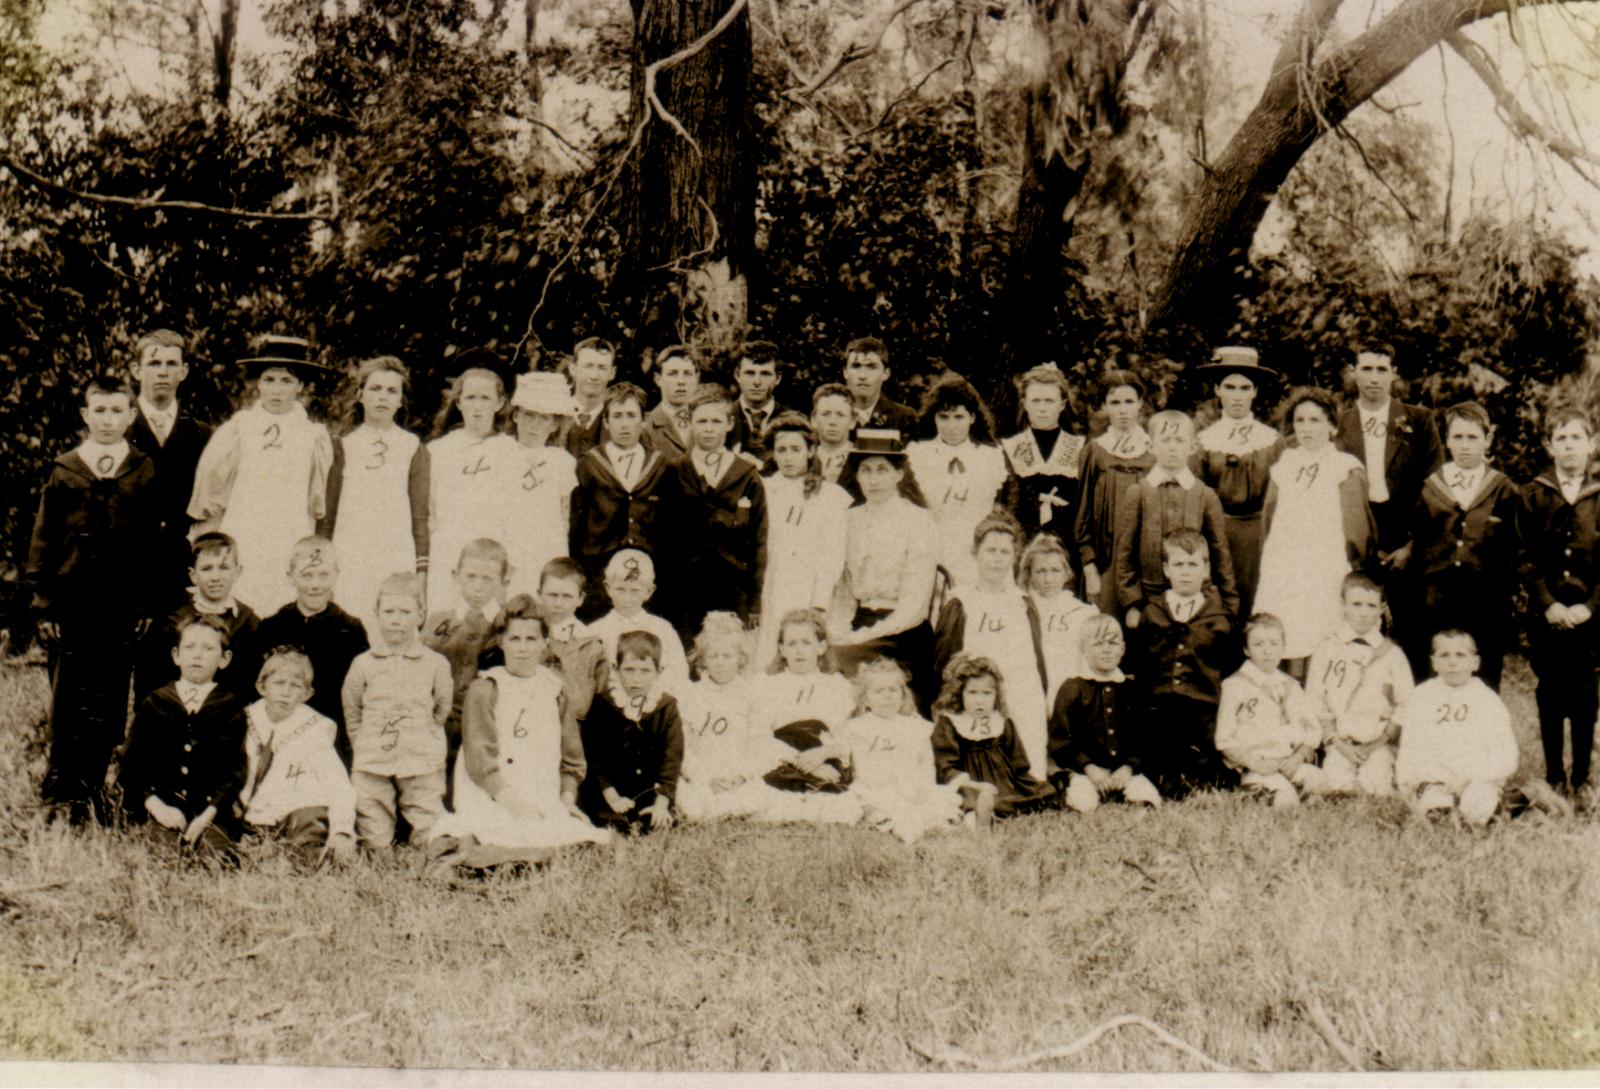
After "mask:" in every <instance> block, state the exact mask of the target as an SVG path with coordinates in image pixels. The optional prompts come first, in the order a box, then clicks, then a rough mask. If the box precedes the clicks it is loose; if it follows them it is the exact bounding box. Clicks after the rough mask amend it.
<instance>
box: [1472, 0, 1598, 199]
mask: <svg viewBox="0 0 1600 1089" xmlns="http://www.w3.org/2000/svg"><path fill="white" fill-rule="evenodd" d="M1444 41H1445V44H1446V45H1448V46H1449V47H1450V48H1451V49H1453V50H1455V52H1456V55H1457V56H1458V57H1460V58H1461V59H1462V60H1464V61H1466V62H1467V67H1468V68H1471V69H1472V71H1473V73H1474V74H1475V75H1476V76H1477V77H1478V78H1479V79H1480V80H1482V81H1483V84H1484V86H1485V87H1487V88H1489V93H1490V94H1492V95H1493V96H1494V101H1495V105H1496V106H1497V107H1498V108H1499V110H1500V112H1501V113H1502V114H1504V115H1505V117H1506V121H1507V122H1508V123H1509V124H1510V125H1511V127H1512V128H1513V129H1515V130H1516V131H1517V133H1518V134H1519V135H1521V136H1522V137H1523V138H1524V139H1528V140H1537V141H1538V142H1539V143H1541V144H1543V145H1544V146H1545V147H1547V148H1549V149H1550V151H1551V152H1552V153H1554V154H1555V155H1557V156H1559V157H1560V158H1561V159H1562V160H1563V161H1564V162H1566V164H1567V165H1568V166H1570V167H1572V169H1573V170H1574V171H1576V172H1577V174H1578V176H1579V177H1580V178H1582V179H1583V180H1584V181H1586V182H1588V183H1589V184H1590V185H1592V186H1595V187H1596V188H1600V181H1597V180H1596V179H1595V177H1594V176H1593V175H1592V174H1590V173H1589V172H1588V170H1586V169H1585V165H1587V166H1589V167H1600V155H1596V154H1595V153H1594V152H1592V151H1590V150H1589V149H1588V148H1586V147H1584V146H1583V145H1582V144H1580V143H1578V142H1577V141H1575V140H1570V139H1568V138H1567V137H1565V136H1563V135H1562V134H1561V133H1559V132H1556V131H1555V130H1554V129H1552V128H1551V127H1550V126H1548V125H1546V124H1544V123H1543V122H1541V121H1540V120H1539V119H1538V118H1537V117H1534V116H1533V114H1531V113H1529V112H1528V110H1527V108H1526V107H1525V106H1523V105H1522V103H1521V102H1519V101H1517V96H1516V95H1515V94H1513V93H1512V91H1511V88H1509V87H1507V86H1506V83H1505V80H1503V79H1501V78H1500V73H1499V72H1498V71H1497V70H1496V69H1495V66H1494V62H1493V61H1492V60H1490V58H1489V54H1488V52H1487V51H1485V50H1484V48H1483V47H1482V46H1481V45H1479V44H1478V43H1477V42H1475V41H1473V40H1472V39H1471V38H1468V37H1467V36H1466V35H1465V34H1462V33H1461V32H1460V31H1459V30H1456V31H1451V32H1450V33H1449V34H1447V35H1445V38H1444Z"/></svg>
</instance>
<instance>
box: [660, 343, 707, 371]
mask: <svg viewBox="0 0 1600 1089" xmlns="http://www.w3.org/2000/svg"><path fill="white" fill-rule="evenodd" d="M672 359H687V360H688V361H689V364H690V365H691V366H693V367H694V370H695V373H696V374H699V373H700V371H701V370H702V369H703V368H702V366H701V363H700V353H699V352H697V351H696V350H695V349H694V346H693V345H690V344H669V345H668V346H667V347H665V348H662V349H661V350H660V351H659V352H657V353H656V371H657V372H660V370H661V369H662V368H663V367H665V366H666V365H667V361H668V360H672Z"/></svg>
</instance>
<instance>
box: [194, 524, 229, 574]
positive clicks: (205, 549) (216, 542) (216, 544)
mask: <svg viewBox="0 0 1600 1089" xmlns="http://www.w3.org/2000/svg"><path fill="white" fill-rule="evenodd" d="M218 552H223V553H226V554H227V555H229V556H232V557H233V559H234V562H235V563H237V562H238V560H239V543H238V542H237V541H235V540H234V539H233V538H232V537H230V536H229V535H228V534H226V533H224V532H222V531H221V530H220V529H213V530H208V531H207V532H205V533H202V534H200V536H198V537H196V538H195V539H194V542H193V543H192V544H190V545H189V566H190V567H194V566H195V565H197V564H198V563H199V562H200V560H201V559H202V558H203V557H206V556H214V555H216V554H217V553H218Z"/></svg>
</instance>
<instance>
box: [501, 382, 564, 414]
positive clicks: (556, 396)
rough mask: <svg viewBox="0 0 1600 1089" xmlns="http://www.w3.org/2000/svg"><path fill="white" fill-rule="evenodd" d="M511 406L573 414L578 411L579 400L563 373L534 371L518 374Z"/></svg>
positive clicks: (535, 410) (544, 411)
mask: <svg viewBox="0 0 1600 1089" xmlns="http://www.w3.org/2000/svg"><path fill="white" fill-rule="evenodd" d="M511 407H512V408H523V409H527V410H528V411H529V412H543V413H546V414H548V415H551V416H572V415H575V414H576V413H577V411H578V402H577V401H576V400H574V399H573V396H572V391H571V390H570V389H569V388H568V387H567V380H566V379H565V378H563V377H562V376H561V375H559V374H557V373H555V372H554V371H532V372H529V373H525V374H519V375H517V388H516V392H514V393H513V394H512V395H511Z"/></svg>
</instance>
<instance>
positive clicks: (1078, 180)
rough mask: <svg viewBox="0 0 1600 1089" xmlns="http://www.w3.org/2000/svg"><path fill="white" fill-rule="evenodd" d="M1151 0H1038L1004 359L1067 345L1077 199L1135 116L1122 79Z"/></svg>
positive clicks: (1037, 357) (1024, 362) (1017, 362)
mask: <svg viewBox="0 0 1600 1089" xmlns="http://www.w3.org/2000/svg"><path fill="white" fill-rule="evenodd" d="M1143 6H1144V4H1143V3H1142V0H1109V2H1108V0H1032V2H1031V3H1030V9H1031V11H1032V13H1033V18H1034V23H1035V26H1036V28H1037V29H1036V35H1035V43H1036V48H1038V49H1039V50H1040V54H1041V55H1040V57H1039V69H1038V71H1037V72H1036V73H1035V77H1034V79H1033V80H1032V81H1031V82H1030V83H1029V85H1028V86H1027V87H1026V88H1025V90H1024V92H1023V94H1024V113H1023V162H1022V186H1021V189H1020V190H1019V191H1018V193H1017V212H1016V221H1015V227H1014V229H1013V232H1012V242H1011V260H1010V267H1009V269H1008V271H1007V276H1006V295H1005V301H1004V303H1003V304H1002V306H1001V308H1000V314H1001V318H1002V320H1001V332H1002V337H1003V340H1004V347H1003V349H1002V353H1001V357H1002V359H1003V360H1004V361H1005V362H1006V363H1009V364H1010V365H1012V367H1026V366H1030V365H1032V364H1034V363H1037V362H1039V361H1041V360H1043V359H1046V358H1049V357H1050V354H1051V353H1053V352H1054V351H1055V350H1056V346H1057V345H1059V343H1060V328H1061V325H1062V322H1061V320H1060V318H1059V316H1058V308H1059V307H1060V305H1061V303H1062V302H1063V300H1064V296H1065V293H1066V288H1067V277H1066V265H1065V255H1064V251H1065V249H1066V246H1067V243H1069V242H1070V241H1071V240H1072V219H1071V216H1070V215H1068V209H1069V208H1071V207H1072V205H1073V204H1074V202H1075V201H1076V200H1077V198H1078V194H1079V193H1080V192H1081V191H1082V189H1083V184H1084V181H1085V179H1086V178H1087V177H1088V176H1089V171H1090V168H1091V166H1092V165H1093V161H1094V157H1093V152H1094V150H1095V149H1096V148H1097V147H1098V146H1101V145H1103V144H1104V143H1105V141H1107V140H1108V139H1110V138H1111V137H1113V136H1114V135H1116V133H1118V132H1120V131H1121V130H1122V128H1123V127H1124V125H1125V123H1126V120H1127V113H1126V111H1125V109H1124V108H1123V106H1124V104H1123V97H1122V81H1123V78H1124V76H1125V75H1126V74H1127V69H1128V62H1129V59H1130V56H1131V53H1132V49H1131V48H1130V43H1129V42H1128V37H1129V27H1130V25H1131V24H1132V23H1133V21H1134V19H1135V18H1136V16H1137V15H1138V13H1139V11H1140V9H1141V8H1142V7H1143Z"/></svg>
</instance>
